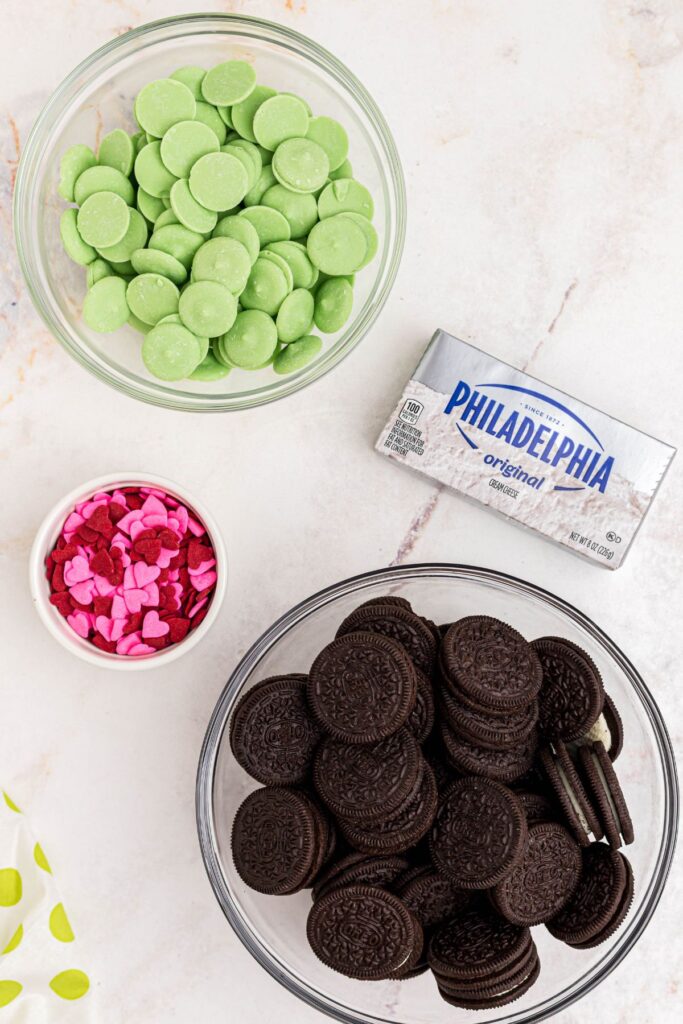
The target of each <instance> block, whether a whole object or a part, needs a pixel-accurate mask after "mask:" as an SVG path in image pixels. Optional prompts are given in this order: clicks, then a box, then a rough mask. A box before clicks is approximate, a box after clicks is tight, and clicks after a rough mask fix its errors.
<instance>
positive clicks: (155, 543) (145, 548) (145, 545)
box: [133, 531, 161, 565]
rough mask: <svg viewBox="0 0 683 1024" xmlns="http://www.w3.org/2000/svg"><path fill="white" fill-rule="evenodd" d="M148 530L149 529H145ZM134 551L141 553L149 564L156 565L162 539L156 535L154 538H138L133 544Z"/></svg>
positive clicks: (137, 553)
mask: <svg viewBox="0 0 683 1024" xmlns="http://www.w3.org/2000/svg"><path fill="white" fill-rule="evenodd" d="M145 532H147V531H145ZM133 551H134V552H135V554H136V555H140V556H141V557H142V558H144V560H145V561H146V562H147V565H156V562H157V558H158V557H159V555H160V554H161V541H160V540H159V539H158V538H157V537H155V538H154V539H153V540H152V539H151V538H150V539H147V538H145V539H144V540H140V538H138V539H137V540H136V541H135V544H134V545H133Z"/></svg>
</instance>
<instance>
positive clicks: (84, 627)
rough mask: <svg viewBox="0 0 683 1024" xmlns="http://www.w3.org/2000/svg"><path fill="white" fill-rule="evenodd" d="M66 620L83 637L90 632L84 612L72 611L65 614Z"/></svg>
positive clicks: (88, 622) (88, 620)
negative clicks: (69, 613)
mask: <svg viewBox="0 0 683 1024" xmlns="http://www.w3.org/2000/svg"><path fill="white" fill-rule="evenodd" d="M66 621H67V622H68V623H69V625H70V626H71V628H72V629H73V631H74V632H75V633H78V635H79V636H82V637H83V639H84V640H85V638H86V637H87V635H88V633H89V632H90V619H89V618H88V616H87V615H86V614H85V612H74V613H73V614H72V615H67V617H66Z"/></svg>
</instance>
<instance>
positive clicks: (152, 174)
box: [135, 142, 178, 199]
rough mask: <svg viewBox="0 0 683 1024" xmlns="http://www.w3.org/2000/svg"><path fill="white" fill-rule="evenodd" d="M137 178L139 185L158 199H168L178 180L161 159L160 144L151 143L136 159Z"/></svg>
mask: <svg viewBox="0 0 683 1024" xmlns="http://www.w3.org/2000/svg"><path fill="white" fill-rule="evenodd" d="M135 177H136V178H137V182H138V185H141V186H142V188H144V190H145V192H149V194H150V195H151V196H154V197H155V198H156V199H165V198H167V197H168V195H169V193H170V191H171V188H172V186H173V185H174V184H175V182H176V181H177V180H178V176H177V175H176V174H172V173H171V171H169V169H168V167H166V165H165V163H164V161H163V160H162V159H161V143H160V142H150V143H148V145H146V146H145V148H144V149H141V150H140V152H139V153H138V155H137V157H136V158H135Z"/></svg>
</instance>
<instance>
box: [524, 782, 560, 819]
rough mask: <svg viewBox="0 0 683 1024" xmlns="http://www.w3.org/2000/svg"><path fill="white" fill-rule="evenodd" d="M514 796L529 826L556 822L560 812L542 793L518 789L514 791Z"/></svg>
mask: <svg viewBox="0 0 683 1024" xmlns="http://www.w3.org/2000/svg"><path fill="white" fill-rule="evenodd" d="M515 794H516V796H517V798H518V800H519V802H520V803H521V805H522V807H523V808H524V813H525V814H526V820H527V823H528V824H529V825H539V824H541V822H545V821H557V819H558V816H559V814H560V813H561V812H560V810H559V808H558V807H557V806H556V805H555V804H554V803H553V802H552V801H551V800H549V799H548V797H547V796H546V795H545V794H544V793H538V792H536V791H534V790H530V789H521V790H520V789H518V790H515Z"/></svg>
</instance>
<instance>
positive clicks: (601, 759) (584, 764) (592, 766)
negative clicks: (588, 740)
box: [577, 741, 635, 850]
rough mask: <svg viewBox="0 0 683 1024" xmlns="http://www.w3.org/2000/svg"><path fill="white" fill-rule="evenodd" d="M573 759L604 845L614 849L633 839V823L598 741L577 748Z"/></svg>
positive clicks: (604, 751)
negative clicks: (598, 819) (579, 768)
mask: <svg viewBox="0 0 683 1024" xmlns="http://www.w3.org/2000/svg"><path fill="white" fill-rule="evenodd" d="M577 756H578V759H579V764H580V765H581V768H582V771H583V779H584V781H585V782H586V784H587V787H588V791H589V793H590V795H591V796H592V798H593V800H594V802H595V806H596V808H597V810H598V817H599V818H600V822H601V824H602V826H603V829H604V832H605V836H606V837H607V841H608V843H609V844H610V846H612V847H614V849H615V850H616V849H618V848H619V847H620V846H621V844H622V838H623V841H624V843H625V844H626V846H628V845H629V844H630V843H632V842H633V840H634V838H635V837H634V834H633V822H632V821H631V815H630V814H629V811H628V807H627V806H626V800H625V799H624V794H623V791H622V789H621V786H620V785H619V780H618V778H617V776H616V772H615V771H614V768H613V766H612V762H611V761H610V759H609V757H608V755H607V751H606V750H605V748H604V746H603V745H602V743H600V742H599V741H598V742H597V743H592V744H591V745H590V746H582V747H579V750H578V754H577Z"/></svg>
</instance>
